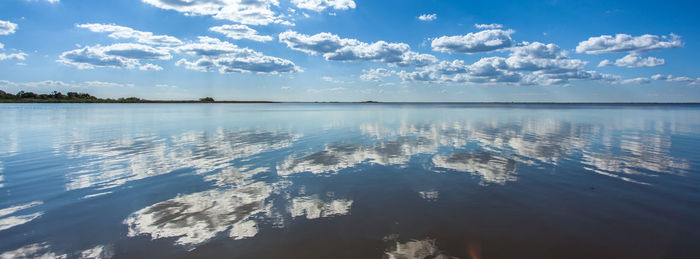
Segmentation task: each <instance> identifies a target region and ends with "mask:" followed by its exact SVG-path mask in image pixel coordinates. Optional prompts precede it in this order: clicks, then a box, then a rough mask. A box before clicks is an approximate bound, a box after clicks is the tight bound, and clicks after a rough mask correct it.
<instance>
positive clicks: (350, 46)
mask: <svg viewBox="0 0 700 259" xmlns="http://www.w3.org/2000/svg"><path fill="white" fill-rule="evenodd" d="M279 41H280V42H283V43H285V44H286V45H287V47H289V48H291V49H294V50H298V51H302V52H306V53H309V54H312V55H319V54H322V55H323V57H324V58H325V59H326V60H334V61H376V62H384V63H388V64H394V65H399V66H418V67H420V66H426V65H429V64H432V63H434V62H436V61H437V59H436V58H435V57H434V56H433V55H429V54H420V53H416V52H413V51H411V48H410V47H409V46H408V44H405V43H389V42H385V41H377V42H374V43H365V42H361V41H359V40H356V39H344V38H340V37H339V36H337V35H334V34H331V33H327V32H322V33H318V34H315V35H305V34H301V33H298V32H295V31H291V30H290V31H286V32H283V33H280V35H279Z"/></svg>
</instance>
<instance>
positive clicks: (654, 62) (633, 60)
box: [615, 54, 666, 68]
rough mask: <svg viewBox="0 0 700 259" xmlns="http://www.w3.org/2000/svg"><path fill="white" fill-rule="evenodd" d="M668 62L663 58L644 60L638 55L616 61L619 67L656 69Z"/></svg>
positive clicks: (630, 55)
mask: <svg viewBox="0 0 700 259" xmlns="http://www.w3.org/2000/svg"><path fill="white" fill-rule="evenodd" d="M665 63H666V61H665V60H664V59H662V58H655V57H647V58H643V57H641V56H639V55H636V54H629V55H627V56H624V57H622V58H620V59H618V60H616V61H615V65H616V66H618V67H630V68H632V67H655V66H661V65H663V64H665Z"/></svg>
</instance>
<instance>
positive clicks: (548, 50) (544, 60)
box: [506, 42, 586, 74]
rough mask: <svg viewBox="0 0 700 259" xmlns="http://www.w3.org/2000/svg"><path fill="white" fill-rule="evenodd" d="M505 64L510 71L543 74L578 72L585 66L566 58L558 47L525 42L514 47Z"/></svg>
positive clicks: (582, 63) (576, 60) (583, 62)
mask: <svg viewBox="0 0 700 259" xmlns="http://www.w3.org/2000/svg"><path fill="white" fill-rule="evenodd" d="M506 63H507V64H508V66H509V68H510V69H511V70H525V71H538V72H540V73H545V74H556V73H563V72H571V71H578V70H582V69H583V68H584V67H585V66H586V62H585V61H582V60H579V59H570V58H568V57H567V53H566V52H565V51H562V50H561V48H559V46H557V45H555V44H551V43H550V44H543V43H540V42H533V43H527V42H525V43H523V44H521V45H520V46H517V47H514V48H513V49H512V53H511V55H510V57H508V59H506Z"/></svg>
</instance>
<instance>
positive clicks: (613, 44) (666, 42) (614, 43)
mask: <svg viewBox="0 0 700 259" xmlns="http://www.w3.org/2000/svg"><path fill="white" fill-rule="evenodd" d="M679 47H683V41H681V37H680V36H678V35H675V34H673V33H671V34H670V35H669V36H661V37H659V36H656V35H650V34H644V35H642V36H637V37H634V36H631V35H628V34H617V35H615V36H614V37H613V36H610V35H603V36H599V37H591V38H589V39H588V40H586V41H583V42H580V43H579V44H578V46H576V52H577V53H586V54H601V53H613V52H629V53H646V52H649V51H654V50H660V49H670V48H679Z"/></svg>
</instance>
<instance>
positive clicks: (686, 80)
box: [651, 74, 700, 85]
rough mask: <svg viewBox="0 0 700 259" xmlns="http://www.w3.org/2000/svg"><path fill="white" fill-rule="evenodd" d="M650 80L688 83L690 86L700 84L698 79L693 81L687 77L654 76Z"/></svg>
mask: <svg viewBox="0 0 700 259" xmlns="http://www.w3.org/2000/svg"><path fill="white" fill-rule="evenodd" d="M651 79H653V80H660V81H666V82H678V83H690V85H698V84H700V78H697V79H693V78H690V77H687V76H673V75H662V74H656V75H653V76H651Z"/></svg>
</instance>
